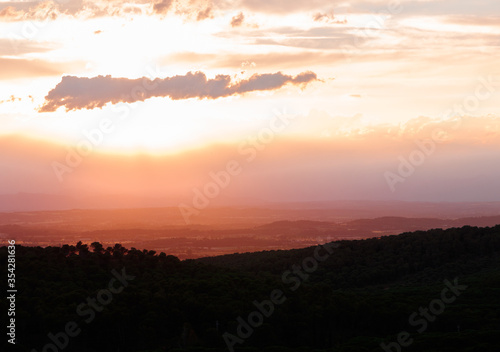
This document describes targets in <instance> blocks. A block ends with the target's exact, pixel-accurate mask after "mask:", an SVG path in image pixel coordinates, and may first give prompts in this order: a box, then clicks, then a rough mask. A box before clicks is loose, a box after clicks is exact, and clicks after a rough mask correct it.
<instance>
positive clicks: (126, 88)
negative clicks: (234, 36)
mask: <svg viewBox="0 0 500 352" xmlns="http://www.w3.org/2000/svg"><path fill="white" fill-rule="evenodd" d="M316 80H318V78H317V76H316V74H315V73H313V72H310V71H308V72H302V73H300V74H299V75H297V76H295V77H293V76H289V75H285V74H283V73H281V72H277V73H271V74H255V75H253V76H251V77H250V78H249V79H244V80H240V81H237V82H232V80H231V76H229V75H217V76H216V77H215V78H213V79H207V77H206V76H205V74H204V73H203V72H194V73H193V72H188V73H187V74H186V75H184V76H173V77H166V78H156V79H154V80H151V79H149V78H146V77H143V78H138V79H127V78H113V77H111V76H97V77H93V78H85V77H75V76H64V77H63V78H62V80H61V82H60V83H59V84H58V85H57V86H56V87H55V88H54V89H52V90H51V91H50V92H49V94H48V95H47V96H46V97H45V103H44V105H43V106H42V107H41V108H40V110H39V111H40V112H50V111H55V110H57V108H59V107H61V106H64V107H66V110H68V111H69V110H79V109H94V108H101V107H103V106H104V105H105V104H107V103H113V104H116V103H119V102H126V103H133V102H135V101H144V100H146V99H149V98H152V97H169V98H170V99H173V100H180V99H189V98H198V99H204V98H206V99H217V98H222V97H227V96H231V95H235V94H243V93H247V92H252V91H264V90H275V89H279V88H281V87H283V86H284V85H286V84H288V83H290V84H294V85H307V84H308V83H310V82H313V81H316Z"/></svg>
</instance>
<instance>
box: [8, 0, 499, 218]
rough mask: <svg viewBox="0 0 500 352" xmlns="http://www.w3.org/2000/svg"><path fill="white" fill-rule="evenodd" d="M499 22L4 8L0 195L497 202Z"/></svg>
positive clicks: (160, 5)
mask: <svg viewBox="0 0 500 352" xmlns="http://www.w3.org/2000/svg"><path fill="white" fill-rule="evenodd" d="M499 13H500V3H499V2H498V1H497V0H481V1H473V2H472V1H465V0H453V1H451V0H441V1H424V0H421V1H404V0H403V1H382V0H371V1H370V0H363V1H357V0H356V1H331V0H328V1H326V0H314V1H298V0H291V1H286V2H284V1H281V0H280V1H278V0H266V1H262V0H240V1H231V0H229V1H221V0H214V1H202V0H190V1H187V0H186V1H183V0H159V1H147V0H136V1H133V0H132V1H121V0H115V1H80V0H65V1H52V0H48V1H43V2H10V1H7V2H5V1H3V2H1V3H0V80H1V81H0V168H1V172H0V194H2V195H6V194H9V195H15V194H18V193H23V194H26V193H37V194H44V195H70V196H79V197H83V196H90V195H92V196H98V197H108V196H121V195H122V196H130V197H157V198H158V197H160V198H162V199H165V204H178V203H182V204H186V205H188V206H193V197H195V195H196V192H197V191H196V190H198V191H199V192H201V193H203V192H205V193H207V192H208V193H209V195H207V194H205V196H206V197H207V198H210V199H213V201H214V202H216V201H215V199H216V198H217V199H218V200H219V201H220V200H221V199H227V200H230V201H231V204H242V205H243V204H251V203H252V202H256V201H262V202H266V201H273V202H303V201H330V200H383V201H387V200H391V201H393V200H400V201H426V202H427V201H430V202H437V201H446V202H451V201H460V202H481V201H495V200H498V199H500V187H498V180H499V179H500V166H499V163H498V156H499V155H500V118H499V116H500V105H499V104H498V102H499V101H500V99H499V98H500V93H499V91H500V66H499V65H498V63H499V62H500V60H499V59H500V46H499V45H500V17H499V16H498V14H499ZM214 175H215V176H214ZM215 179H217V180H215ZM207 185H210V186H207ZM214 185H215V186H216V189H215V188H214ZM211 187H212V188H211ZM138 199H139V198H138ZM136 205H137V206H140V205H141V204H140V201H138V202H137V204H136ZM3 208H5V209H8V207H3Z"/></svg>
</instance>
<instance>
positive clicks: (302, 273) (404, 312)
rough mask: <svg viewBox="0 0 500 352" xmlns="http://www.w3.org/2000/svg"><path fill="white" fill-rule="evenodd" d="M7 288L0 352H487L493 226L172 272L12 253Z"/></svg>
mask: <svg viewBox="0 0 500 352" xmlns="http://www.w3.org/2000/svg"><path fill="white" fill-rule="evenodd" d="M0 260H1V261H2V263H6V262H7V248H6V247H2V248H0ZM2 275H3V277H4V278H6V277H7V267H6V266H3V265H2ZM16 287H17V290H18V293H17V301H16V304H17V305H16V333H17V334H16V338H17V344H16V346H15V347H14V348H13V346H11V345H10V344H9V345H8V344H7V343H6V339H4V341H2V346H3V347H2V349H1V350H2V351H11V350H14V351H16V350H17V351H33V349H34V350H35V351H61V350H64V351H65V352H66V351H78V352H83V351H85V352H92V351H106V352H108V351H144V352H145V351H150V352H152V351H193V352H194V351H213V352H218V351H231V349H234V350H235V351H247V352H260V351H265V352H281V351H283V352H286V351H288V352H292V351H296V352H299V351H300V352H306V351H307V352H309V351H318V352H319V351H332V352H333V351H341V352H346V351H353V352H354V351H378V352H383V351H384V350H386V351H400V350H401V351H419V352H431V351H495V352H496V351H497V350H498V341H497V336H498V334H499V333H500V302H499V300H498V297H499V296H500V226H496V227H493V228H475V227H463V228H457V229H448V230H430V231H426V232H415V233H405V234H401V235H399V236H388V237H383V238H380V239H368V240H360V241H340V242H335V243H330V244H327V245H325V246H321V247H310V248H304V249H300V250H289V251H271V252H259V253H245V254H234V255H228V256H222V257H214V258H204V259H199V260H186V261H179V260H178V259H177V258H176V257H173V256H169V255H166V254H158V253H155V252H153V251H147V250H143V251H140V250H136V249H129V250H128V249H125V248H124V247H122V246H121V245H119V244H117V245H115V246H114V247H109V248H102V246H101V245H100V244H99V243H93V245H92V246H91V247H90V248H89V247H87V246H86V245H84V244H81V243H79V244H77V245H76V246H73V245H64V246H62V247H47V248H41V247H23V246H16ZM110 292H112V293H110ZM443 292H445V293H443ZM444 301H445V303H443V302H444ZM264 302H266V303H264ZM269 302H273V304H272V309H271V308H270V305H269V304H270V303H269ZM257 307H260V308H257ZM262 307H264V308H262ZM266 307H267V308H266ZM0 309H1V310H2V312H7V311H8V302H7V301H6V300H5V298H2V300H1V304H0ZM420 309H424V310H425V309H426V310H425V312H426V313H425V314H426V315H422V314H423V313H422V310H420ZM255 312H257V313H255ZM259 312H262V314H261V313H259ZM416 312H419V313H418V315H417V313H416ZM431 313H432V314H431ZM429 314H430V315H429ZM259 316H260V318H261V320H259V321H257V323H255V318H256V317H257V318H258V319H260V318H259ZM251 317H253V318H254V321H253V322H252V323H249V321H250V320H251ZM411 317H413V320H412V318H411ZM424 317H425V319H424ZM242 322H243V323H242ZM70 323H74V324H76V328H75V325H72V327H73V329H69V331H70V332H72V333H73V335H74V336H70V337H68V335H67V332H68V329H67V327H68V324H70ZM242 324H247V327H248V329H246V330H245V328H243V329H242ZM248 324H251V325H252V326H251V325H248ZM254 325H255V326H254ZM243 330H245V332H246V333H245V334H244V336H242V334H241V332H242V331H243ZM75 331H78V333H75ZM404 332H407V333H408V334H409V335H408V336H409V337H408V336H406V335H404V336H402V335H401V334H404ZM63 333H64V334H66V335H62V334H63ZM51 336H52V337H51ZM54 336H57V337H58V338H56V340H57V341H58V343H59V347H56V343H55V342H54V340H53V337H54ZM64 336H66V337H67V338H66V339H65V338H64ZM398 339H399V341H402V343H403V344H397V345H396V344H395V341H398ZM47 346H49V347H47ZM50 346H53V348H52V347H50ZM228 346H229V348H228ZM384 346H385V347H384Z"/></svg>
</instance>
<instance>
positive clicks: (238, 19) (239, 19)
mask: <svg viewBox="0 0 500 352" xmlns="http://www.w3.org/2000/svg"><path fill="white" fill-rule="evenodd" d="M244 20H245V15H243V12H240V13H239V14H237V15H236V16H234V17H233V18H232V19H231V27H239V26H241V25H242V24H243V21H244Z"/></svg>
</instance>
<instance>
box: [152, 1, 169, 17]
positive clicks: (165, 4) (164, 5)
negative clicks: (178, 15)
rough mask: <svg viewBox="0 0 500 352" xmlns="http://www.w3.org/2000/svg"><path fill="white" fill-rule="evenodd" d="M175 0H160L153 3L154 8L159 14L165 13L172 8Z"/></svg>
mask: <svg viewBox="0 0 500 352" xmlns="http://www.w3.org/2000/svg"><path fill="white" fill-rule="evenodd" d="M172 2H173V0H160V1H159V2H157V3H155V4H154V5H153V10H154V11H155V12H156V13H158V14H165V13H167V12H168V10H170V7H171V6H172Z"/></svg>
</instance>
